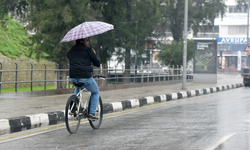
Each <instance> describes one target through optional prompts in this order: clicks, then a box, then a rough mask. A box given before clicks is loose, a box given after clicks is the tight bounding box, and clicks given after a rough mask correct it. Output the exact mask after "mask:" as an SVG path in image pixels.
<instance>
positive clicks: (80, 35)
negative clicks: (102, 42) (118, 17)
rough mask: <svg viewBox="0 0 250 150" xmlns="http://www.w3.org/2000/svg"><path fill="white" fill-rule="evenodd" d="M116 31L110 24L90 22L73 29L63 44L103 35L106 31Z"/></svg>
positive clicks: (63, 40)
mask: <svg viewBox="0 0 250 150" xmlns="http://www.w3.org/2000/svg"><path fill="white" fill-rule="evenodd" d="M112 29H114V26H113V25H112V24H108V23H105V22H101V21H89V22H83V23H82V24H79V25H78V26H76V27H74V28H73V29H71V30H70V31H69V32H68V33H67V34H66V35H65V36H64V37H63V39H62V40H61V42H60V43H62V42H69V41H74V40H77V39H84V38H87V37H90V36H94V35H98V34H102V33H104V32H106V31H109V30H112Z"/></svg>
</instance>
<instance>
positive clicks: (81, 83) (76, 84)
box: [73, 82, 84, 87]
mask: <svg viewBox="0 0 250 150" xmlns="http://www.w3.org/2000/svg"><path fill="white" fill-rule="evenodd" d="M73 84H74V85H75V86H77V87H82V86H84V83H83V82H73Z"/></svg>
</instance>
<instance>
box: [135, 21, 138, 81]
mask: <svg viewBox="0 0 250 150" xmlns="http://www.w3.org/2000/svg"><path fill="white" fill-rule="evenodd" d="M137 23H138V21H136V22H135V26H136V27H135V28H136V36H135V83H136V80H137V78H136V77H137V50H138V38H137Z"/></svg>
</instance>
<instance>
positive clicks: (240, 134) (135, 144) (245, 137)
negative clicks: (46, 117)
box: [0, 87, 250, 150]
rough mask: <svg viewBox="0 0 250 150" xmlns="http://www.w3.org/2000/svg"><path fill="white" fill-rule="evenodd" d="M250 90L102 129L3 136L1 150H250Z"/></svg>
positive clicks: (149, 111)
mask: <svg viewBox="0 0 250 150" xmlns="http://www.w3.org/2000/svg"><path fill="white" fill-rule="evenodd" d="M249 90H250V88H247V87H242V88H239V89H233V90H229V91H223V92H219V93H215V94H208V95H204V96H198V97H194V98H188V99H182V100H175V101H170V102H163V103H158V104H154V105H149V106H145V107H141V108H137V109H132V110H125V111H122V112H117V113H112V114H107V115H105V117H104V120H103V124H102V125H101V127H100V129H98V130H93V129H92V128H91V127H90V126H89V124H88V122H86V121H83V122H82V123H81V125H80V128H79V130H78V132H77V133H76V134H73V135H70V134H69V133H68V132H67V130H66V128H65V126H64V125H63V124H61V125H56V126H51V127H48V128H40V129H34V130H28V131H25V132H20V133H17V134H10V135H5V136H0V149H1V150H10V149H11V150H16V149H18V150H19V149H22V150H26V149H32V150H38V149H39V150H40V149H45V150H48V149H63V150H64V149H75V150H78V149H86V150H96V149H103V150H107V149H109V150H117V149H119V150H120V149H121V150H131V149H135V150H152V149H157V150H159V149H162V150H213V149H216V150H249V149H250V131H249V130H250V100H249V99H250V94H249Z"/></svg>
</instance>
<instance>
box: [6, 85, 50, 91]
mask: <svg viewBox="0 0 250 150" xmlns="http://www.w3.org/2000/svg"><path fill="white" fill-rule="evenodd" d="M51 89H55V86H53V85H46V90H51ZM39 90H44V86H35V87H33V91H39ZM24 91H31V87H17V92H24ZM9 92H15V88H8V89H1V93H9Z"/></svg>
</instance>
